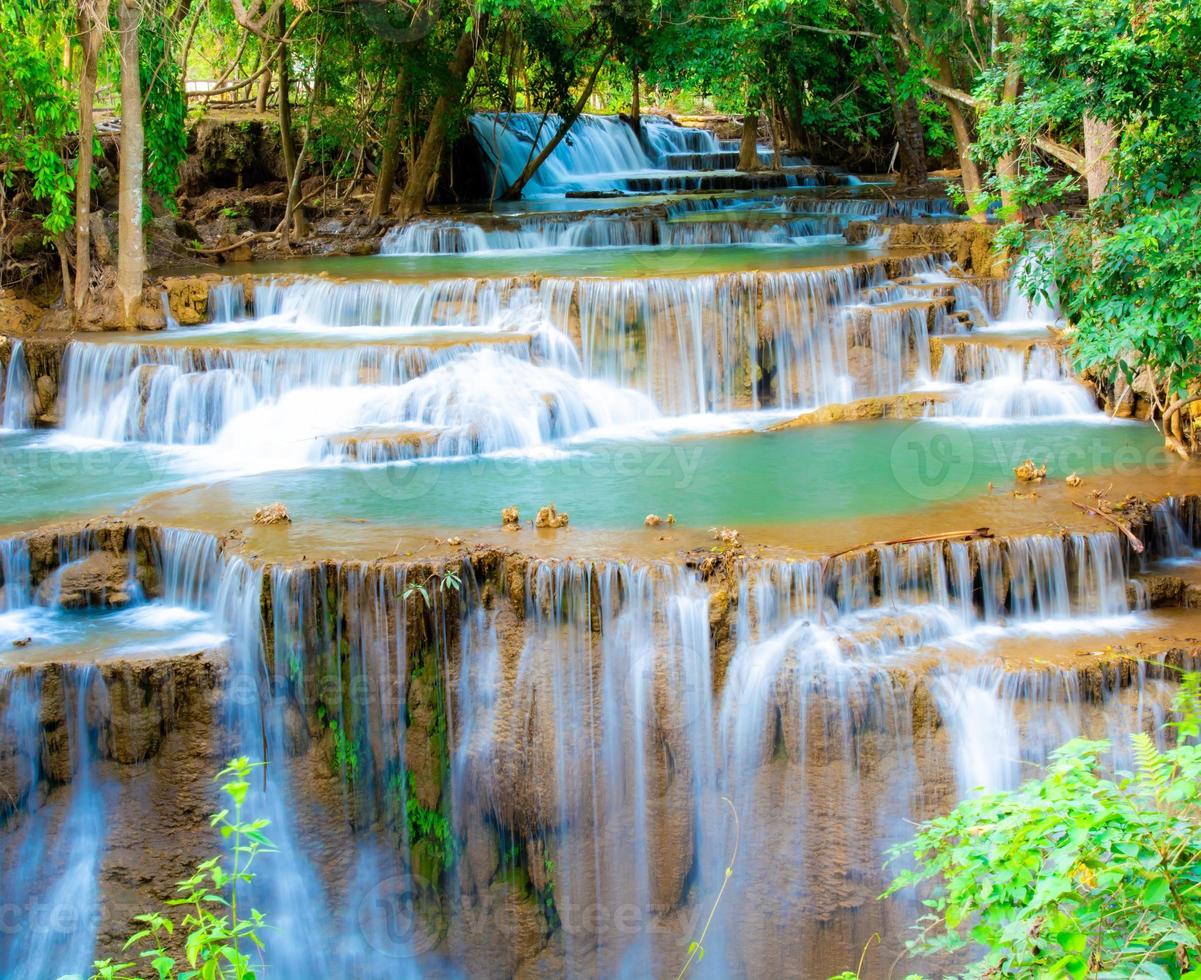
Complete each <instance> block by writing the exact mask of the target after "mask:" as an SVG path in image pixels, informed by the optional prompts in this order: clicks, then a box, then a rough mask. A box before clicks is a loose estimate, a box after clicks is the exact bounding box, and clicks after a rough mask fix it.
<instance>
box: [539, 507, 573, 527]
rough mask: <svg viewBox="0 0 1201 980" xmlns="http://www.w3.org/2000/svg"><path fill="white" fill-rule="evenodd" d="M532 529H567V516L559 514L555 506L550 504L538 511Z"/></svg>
mask: <svg viewBox="0 0 1201 980" xmlns="http://www.w3.org/2000/svg"><path fill="white" fill-rule="evenodd" d="M534 527H567V515H566V514H560V513H559V512H558V511H557V510H555V505H554V504H550V505H548V506H546V507H543V508H542V509H541V510H539V511H538V516H537V517H535V518H534Z"/></svg>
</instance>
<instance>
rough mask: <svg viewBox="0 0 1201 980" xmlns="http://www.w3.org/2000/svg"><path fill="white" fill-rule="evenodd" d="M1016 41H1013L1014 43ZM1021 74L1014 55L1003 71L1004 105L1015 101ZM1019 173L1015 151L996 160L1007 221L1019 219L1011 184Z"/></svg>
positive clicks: (1019, 209) (1020, 218) (1018, 209)
mask: <svg viewBox="0 0 1201 980" xmlns="http://www.w3.org/2000/svg"><path fill="white" fill-rule="evenodd" d="M1017 43H1019V42H1017V41H1015V42H1014V44H1015V45H1016V44H1017ZM1020 82H1021V74H1020V72H1019V71H1018V66H1017V60H1016V57H1015V59H1014V60H1013V61H1011V62H1010V63H1009V67H1008V69H1007V70H1006V72H1005V86H1004V88H1003V89H1002V90H1001V101H1002V103H1003V104H1004V105H1006V106H1012V105H1013V104H1014V102H1016V101H1017V97H1018V85H1019V84H1020ZM1018 174H1019V168H1018V158H1017V154H1015V153H1006V154H1004V155H1003V156H1002V157H1001V158H1000V159H999V160H998V161H997V178H998V180H999V183H1000V185H1001V209H1002V210H1003V211H1004V213H1005V219H1006V220H1007V221H1021V220H1022V213H1021V208H1020V207H1018V203H1017V201H1016V199H1015V198H1014V196H1013V185H1014V184H1015V183H1016V182H1017V179H1018Z"/></svg>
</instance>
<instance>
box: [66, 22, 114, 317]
mask: <svg viewBox="0 0 1201 980" xmlns="http://www.w3.org/2000/svg"><path fill="white" fill-rule="evenodd" d="M107 25H108V0H81V2H80V4H79V34H80V38H81V40H82V41H83V66H82V68H81V70H80V73H79V158H78V160H77V162H76V167H75V296H74V303H73V305H74V307H75V309H76V310H81V309H83V304H84V300H86V299H87V296H88V286H89V285H90V283H91V278H92V222H91V214H92V142H93V140H94V138H95V132H96V125H95V116H94V113H93V111H92V110H93V106H94V105H95V100H96V67H97V63H98V61H99V59H100V45H101V43H102V42H103V40H104V29H105V27H106V26H107Z"/></svg>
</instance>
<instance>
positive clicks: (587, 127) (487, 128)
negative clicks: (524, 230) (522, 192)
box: [470, 112, 722, 194]
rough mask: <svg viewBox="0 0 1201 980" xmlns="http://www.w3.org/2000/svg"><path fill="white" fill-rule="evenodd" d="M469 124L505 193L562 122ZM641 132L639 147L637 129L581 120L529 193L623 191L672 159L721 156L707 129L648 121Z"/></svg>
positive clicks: (526, 116) (511, 116)
mask: <svg viewBox="0 0 1201 980" xmlns="http://www.w3.org/2000/svg"><path fill="white" fill-rule="evenodd" d="M470 122H471V128H472V131H473V132H474V133H475V138H476V140H477V141H478V142H479V144H480V146H481V148H482V149H483V150H484V153H485V154H486V155H487V157H488V158H489V160H491V161H492V163H493V165H494V166H496V167H498V168H499V169H500V176H501V185H502V186H501V189H502V190H503V188H504V187H507V186H508V185H510V184H512V183H513V182H514V181H515V180H516V179H517V178H518V177H519V176H520V175H521V172H522V170H523V169H524V167H525V165H526V162H527V161H528V160H531V159H533V158H534V157H536V156H537V155H538V153H539V152H540V151H541V150H542V148H543V147H545V146H546V144H547V143H549V142H550V140H551V138H552V137H553V136H554V134H555V133H556V132H557V131H558V129H559V126H560V124H561V122H562V119H561V118H560V117H559V116H558V115H555V114H548V115H546V116H545V117H544V116H543V115H542V114H541V113H533V112H494V113H476V114H475V115H473V116H472V117H471V120H470ZM642 130H643V134H644V142H639V139H638V137H637V135H635V133H634V130H633V128H632V127H631V126H630V125H629V124H628V123H627V122H625V120H623V119H621V118H620V117H618V116H596V115H590V114H588V113H584V114H582V115H581V116H580V117H579V118H577V119H576V121H575V122H574V123H573V124H572V126H571V129H570V131H569V132H568V135H567V137H566V138H565V139H563V140H562V142H560V143H559V145H558V146H556V147H555V149H554V151H553V152H552V153H551V154H550V156H549V157H547V159H546V160H545V162H544V163H543V164H542V166H541V167H540V168H539V169H538V171H537V172H536V173H535V174H534V177H533V179H532V180H531V181H530V183H529V185H528V186H529V191H530V192H531V193H535V194H537V193H543V194H562V193H564V192H565V191H569V190H582V189H590V188H593V187H596V188H602V189H603V188H608V189H618V188H622V189H625V188H627V187H628V185H627V183H626V182H625V180H623V178H625V177H627V175H630V174H636V173H639V172H641V171H647V170H659V169H664V168H666V167H667V166H668V155H669V154H675V153H699V154H715V155H716V154H720V153H721V152H722V147H721V146H720V144H719V142H718V140H717V138H716V137H715V136H714V135H713V134H712V133H710V132H708V131H706V130H703V129H692V128H686V127H682V126H676V125H675V124H674V123H671V122H668V121H667V120H664V119H660V118H657V117H654V116H646V117H644V118H643V127H642ZM629 189H634V188H632V187H630V188H629Z"/></svg>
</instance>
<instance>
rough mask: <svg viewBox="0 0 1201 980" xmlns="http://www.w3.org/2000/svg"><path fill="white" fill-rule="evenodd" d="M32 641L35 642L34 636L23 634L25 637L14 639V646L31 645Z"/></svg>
mask: <svg viewBox="0 0 1201 980" xmlns="http://www.w3.org/2000/svg"><path fill="white" fill-rule="evenodd" d="M32 642H33V637H32V636H23V637H21V639H19V640H13V646H15V647H27V646H29V644H31V643H32Z"/></svg>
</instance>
